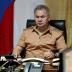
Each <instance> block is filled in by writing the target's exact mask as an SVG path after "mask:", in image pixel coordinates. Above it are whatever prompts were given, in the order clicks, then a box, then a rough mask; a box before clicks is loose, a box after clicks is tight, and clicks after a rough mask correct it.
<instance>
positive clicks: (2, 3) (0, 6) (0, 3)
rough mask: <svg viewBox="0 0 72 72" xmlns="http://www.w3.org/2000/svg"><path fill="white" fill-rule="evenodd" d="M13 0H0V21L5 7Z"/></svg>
mask: <svg viewBox="0 0 72 72" xmlns="http://www.w3.org/2000/svg"><path fill="white" fill-rule="evenodd" d="M13 1H14V0H0V22H1V21H2V18H3V15H4V13H5V11H6V9H7V8H8V7H9V5H10V4H11V3H12V2H13Z"/></svg>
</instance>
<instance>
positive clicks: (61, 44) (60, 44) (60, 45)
mask: <svg viewBox="0 0 72 72" xmlns="http://www.w3.org/2000/svg"><path fill="white" fill-rule="evenodd" d="M56 47H57V49H59V52H62V51H63V50H64V49H66V48H67V45H66V43H65V39H64V36H63V34H61V35H60V36H59V38H58V39H57V41H56Z"/></svg>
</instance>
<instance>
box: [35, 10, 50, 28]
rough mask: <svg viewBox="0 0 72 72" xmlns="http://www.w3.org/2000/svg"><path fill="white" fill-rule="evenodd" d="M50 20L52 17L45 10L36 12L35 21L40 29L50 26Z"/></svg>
mask: <svg viewBox="0 0 72 72" xmlns="http://www.w3.org/2000/svg"><path fill="white" fill-rule="evenodd" d="M49 20H50V17H49V16H48V14H47V12H46V11H45V10H44V9H42V10H37V11H36V12H35V21H36V25H37V26H38V27H44V26H48V21H49Z"/></svg>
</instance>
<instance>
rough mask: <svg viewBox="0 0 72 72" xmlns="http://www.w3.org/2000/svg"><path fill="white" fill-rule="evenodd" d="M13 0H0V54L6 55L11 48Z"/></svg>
mask: <svg viewBox="0 0 72 72" xmlns="http://www.w3.org/2000/svg"><path fill="white" fill-rule="evenodd" d="M13 10H14V0H0V55H8V54H10V53H11V52H12V49H13V15H14V14H13V13H14V11H13Z"/></svg>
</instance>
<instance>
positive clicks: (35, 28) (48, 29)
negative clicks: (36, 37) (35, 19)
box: [33, 25, 52, 35]
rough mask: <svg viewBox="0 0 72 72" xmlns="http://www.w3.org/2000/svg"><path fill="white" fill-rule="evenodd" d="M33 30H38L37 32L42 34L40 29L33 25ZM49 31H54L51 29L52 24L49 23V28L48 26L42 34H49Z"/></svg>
mask: <svg viewBox="0 0 72 72" xmlns="http://www.w3.org/2000/svg"><path fill="white" fill-rule="evenodd" d="M33 31H34V32H36V33H37V34H40V32H39V31H38V29H37V27H36V26H34V27H33ZM47 33H49V34H52V33H51V29H50V25H49V26H48V28H47V29H46V30H45V31H44V32H43V33H41V34H42V35H45V34H47Z"/></svg>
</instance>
